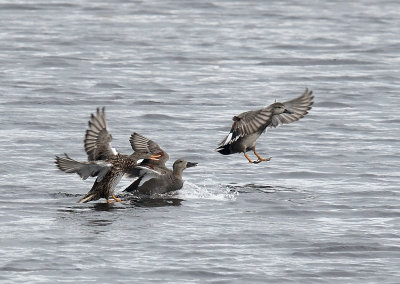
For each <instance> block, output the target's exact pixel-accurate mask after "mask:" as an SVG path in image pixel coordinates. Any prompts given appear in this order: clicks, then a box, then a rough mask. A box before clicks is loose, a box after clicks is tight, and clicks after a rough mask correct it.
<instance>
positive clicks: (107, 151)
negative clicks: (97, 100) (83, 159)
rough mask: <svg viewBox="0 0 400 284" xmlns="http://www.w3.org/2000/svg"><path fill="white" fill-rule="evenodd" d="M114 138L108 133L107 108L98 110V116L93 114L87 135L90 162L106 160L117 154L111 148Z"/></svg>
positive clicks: (85, 141)
mask: <svg viewBox="0 0 400 284" xmlns="http://www.w3.org/2000/svg"><path fill="white" fill-rule="evenodd" d="M111 140H112V136H111V134H109V133H108V125H107V121H106V114H105V108H104V107H103V108H102V109H100V108H97V110H96V115H94V114H91V117H90V121H89V129H87V130H86V135H85V140H84V143H85V151H86V153H87V155H88V160H89V161H97V160H106V159H108V158H110V157H112V156H115V155H116V154H117V151H116V150H115V149H114V148H112V147H111Z"/></svg>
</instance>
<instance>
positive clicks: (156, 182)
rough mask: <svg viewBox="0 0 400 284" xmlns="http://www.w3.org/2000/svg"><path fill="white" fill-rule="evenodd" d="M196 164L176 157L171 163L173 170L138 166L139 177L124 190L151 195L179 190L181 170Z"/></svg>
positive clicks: (181, 181) (181, 182) (180, 186)
mask: <svg viewBox="0 0 400 284" xmlns="http://www.w3.org/2000/svg"><path fill="white" fill-rule="evenodd" d="M196 165H197V163H192V162H187V161H185V160H184V159H178V160H176V161H175V163H174V165H173V170H172V171H171V170H169V171H168V172H166V173H164V174H161V173H160V172H157V171H155V170H152V169H150V168H148V167H142V166H138V167H137V168H138V169H139V170H140V177H139V178H138V179H137V180H136V181H135V182H133V183H132V184H131V185H130V186H129V187H127V188H126V189H125V191H127V192H137V193H140V194H144V195H153V194H163V193H167V192H171V191H176V190H179V189H181V188H182V187H183V178H182V174H183V171H184V170H185V169H186V168H190V167H195V166H196Z"/></svg>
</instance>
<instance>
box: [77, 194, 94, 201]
mask: <svg viewBox="0 0 400 284" xmlns="http://www.w3.org/2000/svg"><path fill="white" fill-rule="evenodd" d="M95 197H96V194H92V193H90V194H86V195H85V196H84V197H82V198H81V199H79V201H78V203H86V202H89V201H92V200H95Z"/></svg>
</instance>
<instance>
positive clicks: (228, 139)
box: [221, 132, 241, 146]
mask: <svg viewBox="0 0 400 284" xmlns="http://www.w3.org/2000/svg"><path fill="white" fill-rule="evenodd" d="M240 137H241V136H240V135H236V136H235V137H233V132H230V133H229V135H228V136H227V137H226V139H225V140H224V142H223V143H222V145H221V146H225V145H228V144H232V143H233V142H236V141H237V140H238V139H239V138H240Z"/></svg>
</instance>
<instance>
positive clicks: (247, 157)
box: [243, 152, 254, 164]
mask: <svg viewBox="0 0 400 284" xmlns="http://www.w3.org/2000/svg"><path fill="white" fill-rule="evenodd" d="M243 154H244V156H245V157H246V159H247V160H248V161H249V163H252V164H253V163H254V162H253V161H252V160H251V159H250V157H249V156H248V155H247V154H246V152H244V153H243Z"/></svg>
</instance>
